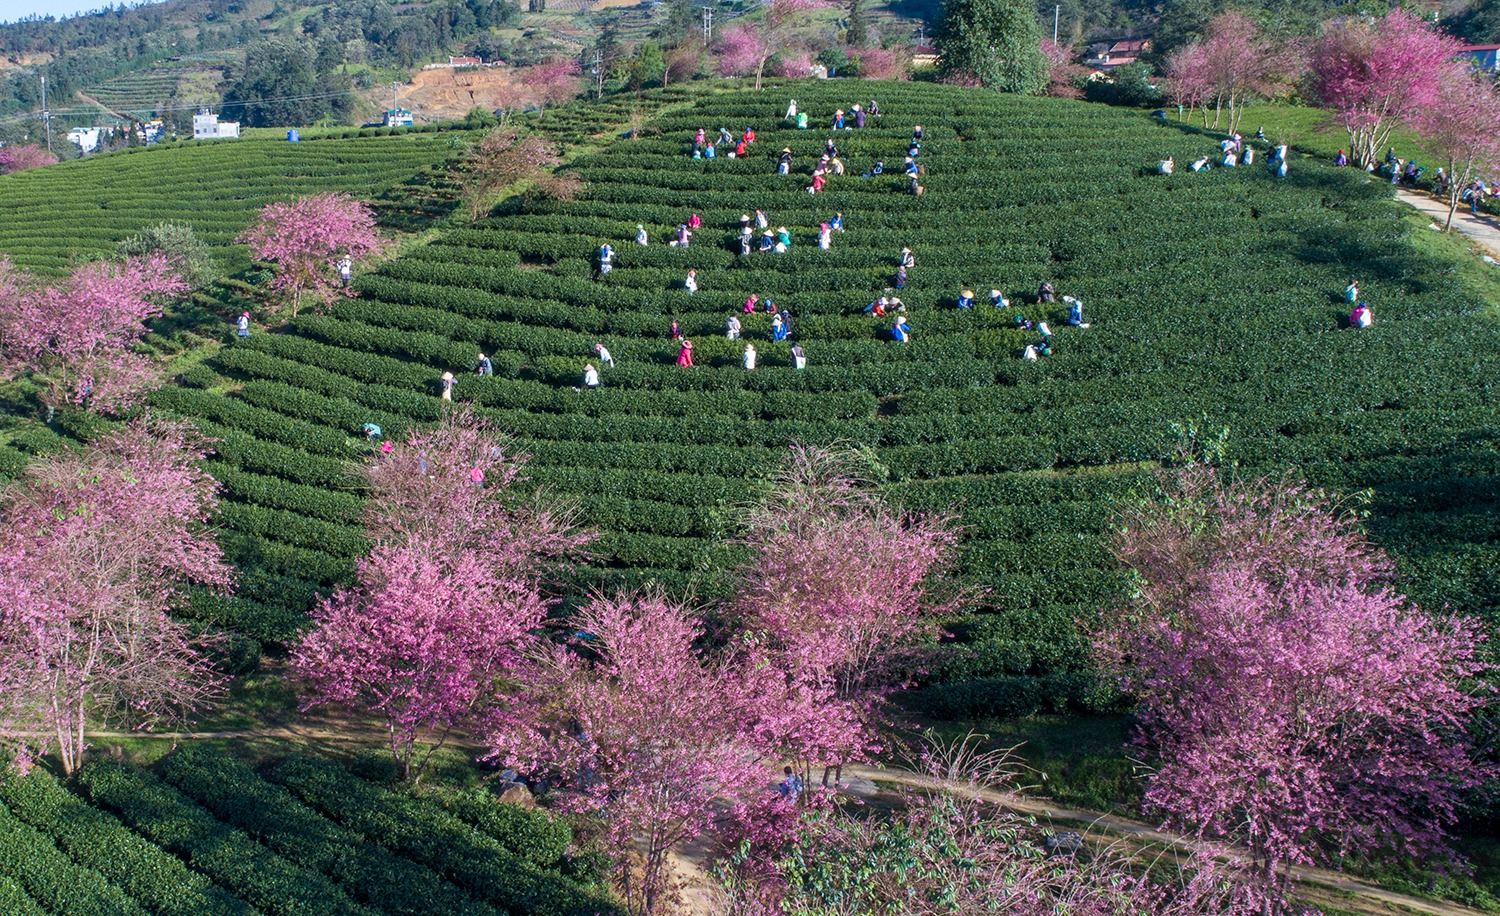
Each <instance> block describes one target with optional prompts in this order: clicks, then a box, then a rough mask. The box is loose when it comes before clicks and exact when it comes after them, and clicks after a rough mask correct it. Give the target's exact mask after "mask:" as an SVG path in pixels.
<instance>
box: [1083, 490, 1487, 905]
mask: <svg viewBox="0 0 1500 916" xmlns="http://www.w3.org/2000/svg"><path fill="white" fill-rule="evenodd" d="M1116 530H1117V531H1118V534H1117V535H1116V537H1115V540H1114V545H1113V549H1114V552H1115V555H1116V556H1117V557H1118V558H1119V559H1120V561H1121V562H1122V563H1123V564H1124V565H1125V566H1127V567H1128V568H1129V569H1131V570H1133V571H1134V573H1135V579H1134V591H1135V597H1134V599H1133V600H1132V601H1131V602H1130V603H1129V604H1127V605H1125V606H1123V607H1121V608H1119V609H1117V610H1115V611H1113V612H1111V613H1109V614H1106V615H1105V617H1104V620H1103V622H1102V625H1101V627H1100V631H1099V637H1098V646H1099V648H1100V650H1101V652H1102V656H1103V658H1104V659H1105V660H1106V662H1108V663H1109V664H1111V665H1113V666H1114V667H1115V668H1116V669H1117V670H1119V671H1120V672H1121V683H1122V685H1123V686H1124V688H1125V689H1126V690H1128V691H1130V692H1132V693H1133V694H1134V695H1135V696H1136V697H1137V699H1138V701H1139V703H1140V709H1139V713H1138V715H1139V723H1140V726H1139V728H1140V731H1139V735H1138V741H1139V743H1140V745H1141V746H1142V747H1143V749H1144V750H1145V751H1146V752H1147V753H1148V754H1149V755H1150V757H1151V758H1152V760H1153V761H1154V762H1155V763H1156V768H1155V770H1153V772H1152V774H1151V778H1150V782H1149V784H1148V786H1147V789H1146V802H1147V804H1148V806H1149V807H1151V808H1153V809H1155V810H1157V811H1160V812H1162V813H1163V814H1165V816H1166V817H1167V819H1168V820H1169V821H1171V822H1173V823H1175V824H1177V825H1178V826H1180V827H1182V828H1184V829H1186V830H1189V831H1192V832H1194V833H1197V834H1199V835H1202V836H1208V837H1227V838H1230V839H1232V840H1234V841H1236V842H1238V843H1242V844H1244V845H1245V846H1246V847H1247V848H1248V849H1249V850H1250V853H1251V855H1252V857H1253V860H1254V865H1255V870H1256V875H1257V877H1258V879H1259V880H1260V881H1261V882H1262V884H1263V885H1264V886H1265V887H1266V888H1267V889H1268V890H1269V891H1271V892H1272V898H1273V899H1279V900H1284V899H1285V894H1286V892H1287V889H1288V885H1289V882H1290V877H1289V870H1288V866H1290V865H1293V864H1307V863H1313V862H1317V861H1319V860H1325V859H1329V860H1332V859H1336V858H1337V857H1339V856H1341V855H1343V854H1346V853H1350V852H1361V853H1366V854H1370V855H1377V856H1378V855H1382V854H1383V855H1389V856H1392V857H1405V856H1410V855H1413V854H1422V853H1441V852H1443V851H1445V850H1446V846H1445V838H1446V832H1445V831H1446V828H1447V827H1448V826H1449V825H1451V824H1452V823H1453V821H1454V819H1455V817H1456V813H1457V812H1456V808H1457V805H1458V797H1459V793H1461V792H1462V791H1464V790H1466V789H1468V788H1471V787H1473V786H1475V785H1478V784H1480V783H1481V782H1482V781H1484V780H1485V779H1487V778H1489V777H1490V776H1491V775H1492V774H1493V772H1494V768H1493V767H1492V766H1490V765H1488V764H1486V763H1483V762H1480V761H1479V760H1477V759H1476V757H1475V755H1474V753H1473V751H1472V749H1471V747H1470V744H1469V740H1468V736H1467V726H1468V724H1469V722H1470V719H1471V717H1472V716H1473V714H1474V713H1475V711H1476V710H1478V709H1479V708H1480V706H1481V705H1482V703H1483V700H1482V699H1481V698H1479V697H1477V696H1476V695H1474V694H1473V693H1472V692H1471V689H1472V688H1471V687H1470V686H1469V685H1470V684H1471V683H1472V680H1471V679H1472V678H1474V677H1475V676H1476V675H1479V674H1481V673H1482V672H1484V671H1485V670H1487V664H1486V663H1485V662H1484V661H1482V660H1481V658H1480V655H1479V645H1480V643H1481V642H1482V640H1483V635H1482V631H1481V630H1480V628H1479V627H1478V626H1477V625H1476V624H1475V623H1474V622H1472V621H1468V620H1462V619H1453V618H1445V617H1435V616H1428V615H1427V614H1425V613H1423V612H1422V611H1421V610H1420V609H1418V608H1415V607H1412V606H1411V605H1410V604H1409V603H1408V602H1407V601H1406V600H1405V599H1404V598H1403V597H1402V596H1401V595H1400V594H1398V593H1397V592H1396V591H1395V590H1394V589H1393V588H1392V584H1391V574H1392V566H1391V562H1390V560H1389V559H1388V558H1386V557H1385V555H1384V554H1382V553H1381V552H1380V551H1379V550H1378V549H1376V548H1375V547H1373V546H1371V545H1370V544H1369V543H1368V542H1367V541H1366V540H1365V539H1364V537H1363V536H1362V535H1361V534H1360V532H1359V530H1358V529H1357V527H1356V525H1355V522H1354V520H1353V518H1352V516H1351V515H1349V514H1347V513H1341V512H1339V511H1337V510H1336V508H1335V507H1334V506H1333V504H1331V503H1330V501H1329V500H1328V498H1327V497H1325V496H1324V495H1323V494H1321V493H1319V492H1316V491H1309V490H1307V489H1305V488H1303V487H1302V486H1300V485H1297V484H1293V483H1289V482H1286V481H1280V482H1278V481H1268V480H1254V481H1249V482H1245V483H1238V484H1228V483H1224V482H1223V481H1221V480H1220V479H1219V478H1218V477H1217V475H1216V474H1215V473H1214V472H1213V471H1212V470H1211V469H1207V468H1204V467H1202V466H1200V465H1192V466H1189V467H1188V468H1186V469H1184V470H1182V471H1181V472H1180V473H1179V474H1177V475H1175V476H1173V477H1170V478H1167V479H1166V480H1165V481H1164V489H1163V492H1162V494H1161V495H1160V496H1159V497H1158V498H1156V499H1154V500H1152V501H1150V502H1148V503H1146V504H1144V505H1143V506H1141V507H1140V508H1138V509H1135V510H1132V511H1130V512H1127V513H1126V514H1125V516H1124V517H1123V518H1122V519H1121V520H1120V522H1119V524H1118V525H1117V526H1116ZM1271 911H1272V908H1270V907H1268V909H1267V912H1271Z"/></svg>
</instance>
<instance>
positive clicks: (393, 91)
mask: <svg viewBox="0 0 1500 916" xmlns="http://www.w3.org/2000/svg"><path fill="white" fill-rule="evenodd" d="M400 88H401V84H400V83H391V111H395V110H396V108H397V105H396V91H397V90H398V89H400Z"/></svg>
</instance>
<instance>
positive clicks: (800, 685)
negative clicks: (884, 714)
mask: <svg viewBox="0 0 1500 916" xmlns="http://www.w3.org/2000/svg"><path fill="white" fill-rule="evenodd" d="M857 462H858V455H857V454H856V453H853V452H847V451H839V450H834V449H826V448H813V447H804V446H797V447H794V448H793V449H792V450H791V452H790V454H789V455H788V457H787V460H786V462H785V464H784V466H783V467H782V469H781V472H780V474H779V476H778V477H777V478H776V480H775V482H774V484H773V486H772V488H771V492H770V494H769V496H768V498H767V499H766V501H765V502H764V503H763V504H762V505H760V506H759V507H757V508H756V509H755V510H753V511H752V513H751V515H750V518H749V519H748V534H747V536H746V542H747V543H748V545H749V547H750V548H751V550H752V552H753V556H754V559H752V560H751V562H750V563H749V565H748V566H747V567H746V568H745V569H744V570H743V571H742V576H743V584H742V586H741V588H740V591H739V594H738V596H737V598H736V600H735V603H734V607H733V614H732V616H733V618H734V620H735V621H736V623H737V624H738V625H739V626H741V627H742V628H743V629H744V630H745V631H746V632H747V633H749V634H751V641H752V643H754V645H755V652H756V654H757V655H758V657H759V658H760V659H762V662H761V664H760V665H759V666H758V667H757V668H756V670H757V672H758V677H759V679H760V683H758V684H757V690H758V692H759V693H761V694H762V695H765V696H767V697H768V698H773V699H769V700H768V702H766V703H765V704H764V705H763V707H762V708H763V715H762V718H761V719H760V720H759V722H758V724H759V727H760V728H761V730H762V735H763V740H765V741H766V742H767V743H769V744H770V745H771V746H773V747H776V748H777V749H778V750H780V751H781V752H782V753H784V754H786V755H788V756H790V757H791V758H792V759H794V760H796V761H797V762H798V765H799V766H800V767H801V768H802V770H803V774H804V775H803V778H804V780H808V781H810V780H809V777H810V776H811V767H812V766H813V764H814V763H823V764H824V765H825V766H826V765H829V764H835V765H836V764H841V763H843V762H844V761H846V760H854V759H863V758H864V757H866V756H867V755H868V754H869V753H870V752H871V751H873V750H874V748H875V743H876V733H875V727H874V726H875V725H876V723H877V722H878V721H879V713H880V708H881V705H882V703H883V701H884V699H885V697H886V696H887V695H888V694H889V693H890V692H891V691H892V690H894V689H896V688H897V687H900V686H902V685H903V683H904V682H905V681H906V680H907V677H908V675H909V673H910V672H911V671H912V667H913V666H912V660H913V650H915V649H916V648H917V647H918V646H919V645H920V644H921V643H923V642H924V641H928V640H930V639H931V638H932V636H933V635H934V631H935V626H934V622H933V619H934V617H935V616H936V615H938V614H940V613H943V612H944V611H947V610H951V609H952V607H953V606H954V604H955V602H956V598H952V597H950V598H947V599H940V598H938V597H937V596H936V595H935V594H934V592H933V590H932V588H931V577H932V576H934V575H935V574H937V573H938V572H940V571H941V570H942V569H944V568H945V567H946V566H947V564H948V562H949V561H950V560H951V556H952V551H953V548H954V546H955V544H956V541H957V538H958V532H957V528H956V525H955V519H954V517H953V516H950V515H945V514H917V513H904V512H901V511H900V510H897V509H894V508H892V507H890V506H888V505H886V504H885V502H884V501H883V500H881V499H880V497H879V496H878V495H877V494H875V493H874V492H873V491H872V490H871V489H870V488H869V487H868V486H866V485H864V481H862V480H861V479H860V477H859V474H858V471H857V467H858V463H857ZM827 779H828V771H827V770H826V769H825V771H824V774H823V781H824V783H826V782H827Z"/></svg>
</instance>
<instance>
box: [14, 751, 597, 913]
mask: <svg viewBox="0 0 1500 916" xmlns="http://www.w3.org/2000/svg"><path fill="white" fill-rule="evenodd" d="M158 769H159V770H160V773H159V774H158V773H155V772H152V771H149V770H144V769H140V768H138V767H135V766H131V765H129V764H125V763H121V762H119V761H117V760H111V759H107V758H101V759H99V760H96V761H94V762H92V763H90V764H88V765H86V766H84V767H83V769H81V770H80V771H79V773H78V776H77V778H76V779H75V780H73V781H71V782H70V783H69V784H68V785H67V786H66V787H65V786H64V785H63V784H61V783H59V782H58V781H57V780H55V779H54V778H53V777H52V776H50V775H48V774H47V773H46V772H44V771H42V770H40V769H38V770H36V771H34V772H32V773H31V774H30V775H28V776H26V777H24V778H23V777H15V776H13V777H8V778H6V779H4V780H0V847H3V848H4V849H5V855H4V856H0V912H4V913H6V914H31V913H90V914H144V913H158V914H181V916H254V914H256V913H267V914H272V913H320V914H324V913H326V914H344V916H377V914H393V916H396V914H406V916H417V914H429V913H444V914H451V916H460V914H462V916H504V914H510V913H538V914H549V916H574V914H577V916H584V914H612V913H615V912H617V909H616V907H615V904H614V903H613V901H612V900H611V899H610V898H609V897H608V896H607V895H606V894H604V893H602V892H601V891H599V890H598V889H596V888H594V887H592V886H590V885H589V884H586V883H580V882H579V881H577V880H576V879H575V878H571V877H567V876H565V874H564V872H573V873H575V874H577V873H579V872H580V871H582V872H583V876H584V877H587V870H586V869H583V870H580V869H579V868H578V867H577V863H573V862H571V861H570V860H568V859H567V858H566V855H567V852H568V846H569V842H570V840H571V838H572V837H571V831H570V830H569V828H568V827H567V826H566V825H565V824H563V823H562V822H560V821H554V820H551V819H550V818H548V817H547V816H546V815H543V814H540V813H537V812H532V811H528V810H525V809H522V808H520V807H517V806H514V805H504V804H501V803H499V802H497V801H495V800H494V797H493V795H492V794H486V793H464V792H456V791H443V792H438V793H435V794H428V795H426V796H421V797H418V796H413V795H411V794H408V793H405V792H402V791H400V790H393V789H387V788H385V787H384V786H382V785H381V784H379V783H378V782H374V781H369V780H366V779H363V778H360V777H358V776H356V775H353V774H351V773H349V772H347V771H345V770H344V769H343V768H341V767H340V766H339V765H338V764H335V763H331V762H328V761H326V760H320V759H316V758H311V757H300V756H296V757H289V758H286V759H284V760H282V761H280V762H277V763H275V764H274V765H272V766H269V767H268V768H267V770H266V772H265V773H264V774H262V773H260V772H257V771H256V770H255V769H253V768H251V767H250V766H249V765H248V764H245V763H243V762H241V761H239V760H237V759H236V758H234V757H231V756H229V755H227V754H225V753H224V752H222V751H219V750H216V749H214V748H210V747H207V746H201V745H200V746H195V747H192V748H186V749H183V750H181V751H178V752H176V753H174V754H173V755H172V756H170V757H168V758H167V759H166V760H165V761H164V762H163V763H162V764H161V766H160V767H158Z"/></svg>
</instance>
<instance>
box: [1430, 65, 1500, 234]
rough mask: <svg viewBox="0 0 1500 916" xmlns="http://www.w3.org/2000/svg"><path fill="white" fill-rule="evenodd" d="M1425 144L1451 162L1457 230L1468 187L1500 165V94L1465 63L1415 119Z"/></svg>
mask: <svg viewBox="0 0 1500 916" xmlns="http://www.w3.org/2000/svg"><path fill="white" fill-rule="evenodd" d="M1412 122H1413V126H1414V127H1415V128H1416V131H1417V133H1418V134H1419V135H1420V136H1421V138H1422V145H1423V147H1425V148H1426V149H1427V150H1428V151H1430V152H1432V153H1433V154H1434V155H1436V156H1438V157H1439V159H1441V160H1443V161H1444V162H1445V163H1446V168H1447V172H1448V187H1447V188H1446V191H1445V193H1446V194H1447V197H1448V219H1447V221H1446V222H1444V224H1443V229H1444V230H1445V231H1448V232H1451V231H1452V230H1453V214H1454V212H1455V211H1457V210H1458V203H1459V200H1460V199H1462V195H1463V192H1464V189H1465V188H1466V187H1467V186H1468V185H1469V183H1470V181H1471V180H1472V179H1473V178H1474V177H1475V175H1477V174H1480V173H1481V172H1483V171H1484V170H1486V169H1491V168H1494V167H1496V166H1500V132H1497V131H1496V129H1495V125H1496V124H1500V90H1497V89H1496V86H1495V83H1494V81H1493V80H1491V79H1490V78H1488V77H1486V76H1483V75H1481V74H1478V73H1475V72H1473V71H1472V70H1471V68H1470V67H1469V66H1468V65H1467V62H1465V63H1455V64H1450V65H1449V66H1448V68H1447V71H1446V72H1445V73H1444V74H1443V76H1442V79H1441V81H1440V83H1439V85H1438V92H1437V95H1436V97H1435V98H1434V99H1433V100H1432V102H1431V103H1430V104H1428V105H1426V106H1425V107H1423V108H1422V109H1421V110H1420V111H1418V112H1417V114H1416V115H1415V117H1413V118H1412Z"/></svg>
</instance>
